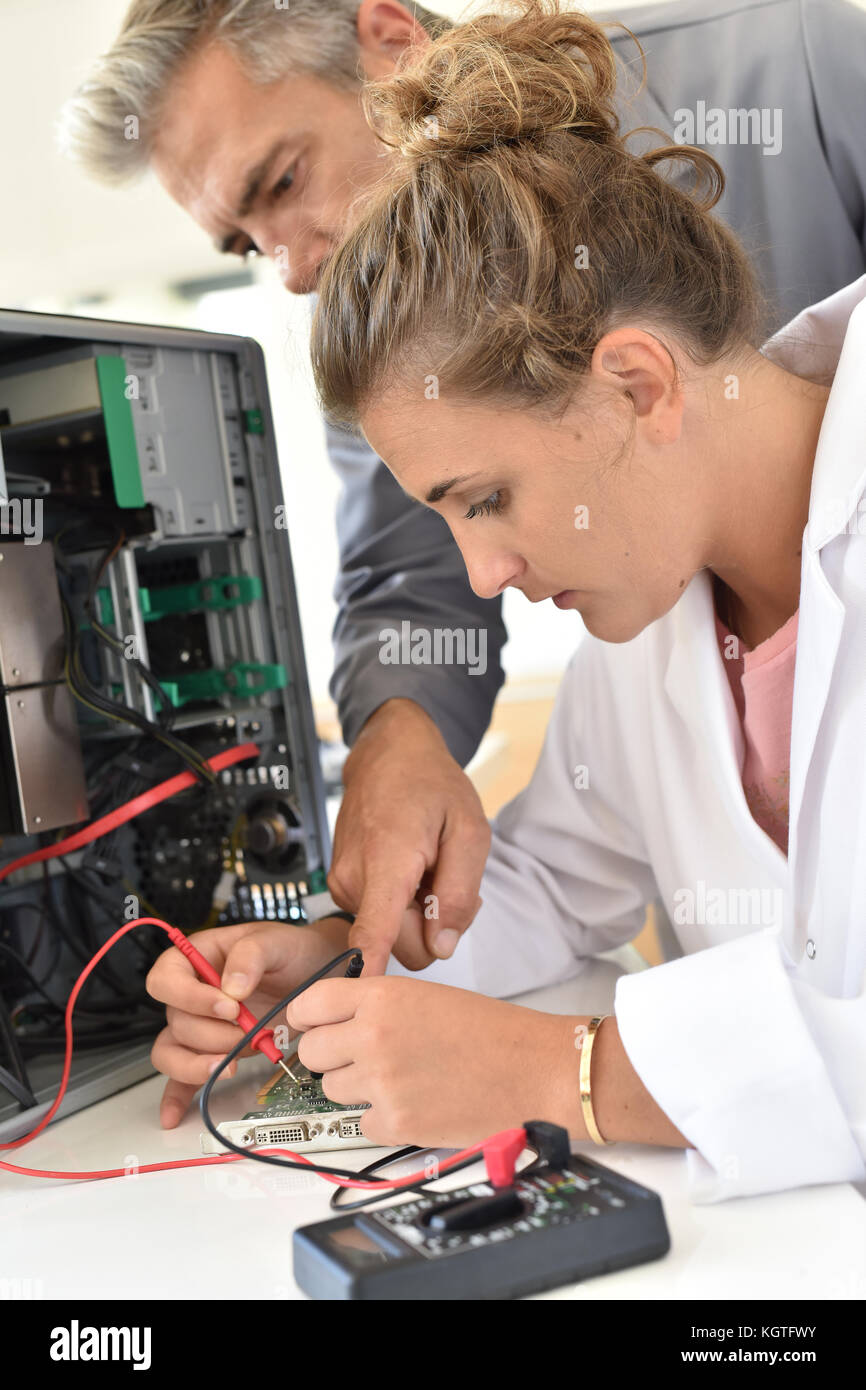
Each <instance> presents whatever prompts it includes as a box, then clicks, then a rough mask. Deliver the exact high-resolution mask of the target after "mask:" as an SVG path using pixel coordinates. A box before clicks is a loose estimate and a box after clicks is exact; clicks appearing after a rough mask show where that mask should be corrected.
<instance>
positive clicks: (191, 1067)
mask: <svg viewBox="0 0 866 1390" xmlns="http://www.w3.org/2000/svg"><path fill="white" fill-rule="evenodd" d="M195 944H196V948H197V949H198V950H199V951H201V953H202V955H203V956H204V957H205V958H206V959H207V960H209V961H210V963H211V965H213V966H214V968H215V969H216V970H218V971H219V973H220V982H221V984H222V989H216V988H215V987H214V986H213V985H208V984H205V982H204V981H203V980H201V979H199V977H198V975H197V974H196V973H195V970H194V969H193V966H192V964H191V962H190V961H189V960H187V958H186V956H185V955H182V953H181V952H180V951H178V950H177V949H176V948H175V947H174V946H170V947H169V949H168V950H167V951H164V952H163V954H162V955H161V956H160V957H159V959H158V960H157V962H156V964H155V965H154V966H153V968H152V969H151V971H150V973H149V974H148V977H147V981H146V984H147V991H148V994H150V995H152V996H153V998H154V999H158V1000H159V1001H160V1003H163V1004H165V1005H166V1006H167V1007H166V1020H167V1026H166V1027H165V1028H164V1029H163V1030H162V1032H161V1033H160V1035H159V1037H158V1038H157V1040H156V1042H155V1043H154V1045H153V1051H152V1052H151V1061H152V1062H153V1065H154V1066H155V1067H156V1069H157V1071H161V1072H164V1073H165V1074H166V1076H168V1077H169V1081H168V1084H167V1086H166V1088H165V1090H164V1092H163V1096H162V1103H161V1105H160V1112H159V1119H160V1124H161V1125H162V1127H163V1129H174V1127H175V1125H177V1124H179V1123H180V1121H181V1120H182V1119H183V1117H184V1115H185V1114H186V1111H187V1109H188V1107H189V1104H190V1102H191V1100H192V1098H193V1096H194V1095H195V1093H196V1091H197V1090H198V1089H199V1087H200V1086H203V1085H204V1083H205V1081H207V1079H208V1076H209V1075H210V1073H211V1072H212V1071H213V1069H214V1067H215V1066H216V1064H217V1063H218V1062H220V1061H221V1060H222V1058H223V1057H224V1056H225V1055H226V1053H227V1052H230V1051H231V1049H232V1048H233V1047H234V1046H235V1045H236V1043H238V1042H239V1040H240V1036H241V1035H240V1032H239V1031H238V1027H237V1024H236V1023H233V1022H232V1020H234V1019H237V1016H238V1013H239V1011H240V1005H239V1002H238V1001H239V1000H243V1002H244V1003H245V1004H246V1006H247V1008H248V1009H250V1010H251V1012H252V1013H253V1014H255V1016H256V1018H260V1017H261V1015H262V1014H264V1013H266V1012H267V1011H268V1009H272V1008H273V1006H274V1004H276V1002H277V1000H278V999H282V998H283V996H284V995H286V994H288V993H290V991H291V990H292V989H293V988H294V986H295V985H298V984H300V983H301V981H302V980H305V979H306V978H307V976H308V975H312V974H314V972H315V971H316V970H319V969H321V967H322V966H323V965H326V964H327V962H328V961H329V960H330V959H331V958H332V957H333V956H336V955H339V953H340V951H345V949H346V945H347V941H346V923H345V922H344V921H342V920H340V919H338V918H330V919H329V918H323V919H322V921H321V922H316V923H315V925H314V926H310V927H294V926H291V925H289V924H288V923H287V922H242V923H240V924H239V925H238V926H235V927H215V928H214V929H213V930H212V931H201V932H197V933H196V936H195ZM250 1051H251V1050H250V1049H249V1048H247V1049H246V1052H245V1053H244V1055H247V1054H249V1053H250ZM236 1067H237V1063H236V1062H233V1063H232V1065H231V1067H229V1068H228V1070H227V1072H226V1075H227V1076H232V1075H234V1072H235V1069H236Z"/></svg>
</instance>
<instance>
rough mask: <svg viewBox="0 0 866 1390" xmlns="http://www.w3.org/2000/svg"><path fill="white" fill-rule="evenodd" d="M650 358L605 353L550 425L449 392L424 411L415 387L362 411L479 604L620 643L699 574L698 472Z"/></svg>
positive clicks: (663, 370) (673, 400)
mask: <svg viewBox="0 0 866 1390" xmlns="http://www.w3.org/2000/svg"><path fill="white" fill-rule="evenodd" d="M610 336H611V337H614V336H615V335H610ZM643 336H644V337H647V338H649V337H650V335H648V334H644V335H643ZM654 345H655V346H654ZM657 347H658V340H656V339H653V340H652V342H651V343H650V344H649V345H646V344H642V345H639V350H638V352H637V354H635V353H634V352H632V351H631V349H630V348H629V346H628V345H627V344H626V343H625V342H623V343H621V344H620V345H619V349H617V345H616V344H614V345H613V351H614V357H613V358H611V357H610V356H609V355H608V356H605V353H602V355H601V356H600V357H599V360H598V364H596V363H595V362H594V365H593V371H592V372H591V373H590V374H589V376H588V377H586V378H584V380H583V382H582V384H581V390H580V392H579V399H578V401H577V402H576V403H575V404H573V405H572V406H570V407H569V409H568V410H567V411H566V413H565V414H564V415H563V416H562V418H561V419H559V420H557V421H555V422H554V421H551V420H550V419H547V418H545V417H544V416H543V415H542V414H540V413H539V412H538V411H536V410H530V409H527V410H514V409H502V408H501V407H497V406H495V405H491V404H489V403H472V402H467V401H466V400H458V399H456V398H452V399H449V398H448V396H447V394H446V393H443V394H442V395H441V396H440V397H439V398H438V399H432V400H430V399H427V397H426V395H425V388H424V387H423V386H422V387H421V388H420V389H419V391H418V394H417V397H415V396H414V395H413V394H412V393H411V392H410V391H408V390H406V389H405V387H404V388H403V389H401V391H400V392H399V393H397V392H396V391H395V392H391V393H387V394H386V395H384V396H382V397H381V398H380V399H379V400H378V401H376V402H375V404H374V405H373V406H372V407H371V408H370V409H369V410H368V411H366V412H365V414H364V416H363V418H362V421H361V424H362V428H363V431H364V434H365V435H366V437H367V439H368V441H369V442H370V444H371V445H372V447H373V448H374V449H375V450H376V452H377V453H378V454H379V456H380V457H381V458H382V459H384V461H385V462H386V463H387V465H388V467H389V469H390V470H391V472H392V473H393V474H394V475H395V477H396V479H397V481H398V482H399V483H400V485H401V487H402V488H403V489H404V490H405V491H406V492H408V493H409V494H410V495H411V496H412V497H414V498H416V499H417V500H418V501H420V502H424V503H426V504H427V505H428V506H430V507H432V508H433V510H435V511H437V512H439V513H440V515H441V516H442V517H443V518H444V519H445V521H447V523H448V525H449V527H450V528H451V531H452V533H453V535H454V539H455V540H456V542H457V544H458V546H459V547H460V551H461V553H462V555H463V559H464V562H465V564H466V569H467V572H468V575H469V581H470V583H471V585H472V588H473V589H474V591H475V593H477V594H479V595H480V596H481V597H484V598H493V597H494V596H495V595H497V594H500V593H501V592H502V591H503V590H504V589H506V588H509V587H510V588H516V589H520V590H521V591H522V592H523V593H524V594H525V595H526V597H527V598H528V599H529V600H530V602H531V603H540V602H542V601H543V600H545V599H552V600H553V602H554V603H555V604H556V606H557V607H558V608H574V609H577V610H578V611H579V612H580V614H581V616H582V617H583V620H584V622H585V624H586V626H587V628H588V630H589V631H590V632H591V633H593V634H594V635H595V636H596V637H600V638H602V639H604V640H605V641H609V642H625V641H628V640H629V639H630V638H632V637H634V636H635V635H636V634H637V633H638V632H640V631H641V630H642V629H643V628H644V627H646V625H647V624H648V623H650V622H653V621H654V620H655V619H656V618H659V617H661V616H662V614H664V613H666V612H667V611H668V610H669V609H670V608H671V607H672V606H673V605H674V603H676V601H677V599H678V598H679V596H680V594H681V593H682V591H683V589H684V587H685V586H686V585H687V584H688V583H689V581H690V580H691V578H692V576H693V575H694V574H695V572H696V571H697V570H698V569H700V568H702V566H703V564H704V563H705V561H704V558H703V545H702V533H703V527H702V525H701V521H700V517H701V512H702V509H703V507H704V504H705V499H704V498H703V497H702V495H701V492H702V489H701V468H700V462H699V459H697V458H696V457H695V454H694V451H693V450H692V449H690V448H688V447H687V439H686V433H687V432H686V430H685V429H684V410H683V398H682V392H681V391H680V389H679V388H678V387H677V385H676V374H675V373H674V371H673V364H672V362H670V359H669V357H668V362H669V363H670V368H671V370H670V373H669V374H668V370H667V368H668V363H666V362H665V360H664V357H666V356H667V354H666V353H664V350H663V353H662V354H659V353H658V351H657ZM608 350H609V349H608ZM603 360H606V361H607V362H608V363H611V362H612V363H613V364H614V365H615V368H616V370H614V371H613V372H609V371H608V370H607V368H605V367H604V366H602V361H603ZM629 364H630V365H629ZM596 365H597V366H598V371H596ZM606 377H609V378H611V379H610V380H605V378H606ZM626 395H628V399H627V398H626ZM686 455H691V457H690V458H689V459H688V460H686ZM687 462H688V466H686V463H687Z"/></svg>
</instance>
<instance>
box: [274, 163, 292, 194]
mask: <svg viewBox="0 0 866 1390" xmlns="http://www.w3.org/2000/svg"><path fill="white" fill-rule="evenodd" d="M294 182H295V171H294V169H287V170H286V172H285V173H284V174H283V177H282V178H281V179H280V180H279V181H278V182H277V183H275V184H274V188H273V194H274V197H275V198H279V196H280V194H281V193H288V191H289V189H290V188H291V186H292V184H293V183H294Z"/></svg>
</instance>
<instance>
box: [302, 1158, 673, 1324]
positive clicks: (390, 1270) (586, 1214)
mask: <svg viewBox="0 0 866 1390" xmlns="http://www.w3.org/2000/svg"><path fill="white" fill-rule="evenodd" d="M669 1249H670V1237H669V1235H668V1229H667V1225H666V1223H665V1217H664V1211H663V1209H662V1204H661V1199H660V1198H659V1196H658V1195H657V1194H656V1193H655V1192H651V1191H650V1190H649V1188H646V1187H641V1186H640V1184H638V1183H635V1182H631V1181H630V1180H629V1179H628V1178H624V1177H622V1176H621V1175H620V1174H619V1173H615V1172H613V1170H612V1169H610V1168H605V1167H603V1166H602V1164H600V1163H596V1162H595V1161H594V1160H593V1159H590V1158H584V1157H583V1156H582V1155H578V1154H572V1155H571V1158H570V1160H569V1162H568V1165H567V1166H556V1167H547V1166H542V1167H539V1166H538V1165H535V1164H533V1165H532V1167H531V1168H530V1169H527V1170H526V1172H525V1173H523V1174H522V1175H520V1176H518V1177H517V1178H516V1179H515V1181H514V1182H513V1183H512V1184H511V1185H510V1186H509V1187H503V1188H494V1187H493V1186H492V1185H491V1184H490V1183H489V1182H480V1183H475V1184H472V1185H471V1186H468V1187H462V1188H459V1189H457V1190H456V1191H451V1192H441V1193H423V1194H421V1193H419V1194H417V1195H415V1196H413V1198H412V1199H411V1200H410V1201H407V1202H400V1203H398V1204H396V1205H394V1206H389V1207H385V1208H382V1209H381V1210H379V1211H369V1212H351V1213H347V1214H346V1215H345V1216H338V1217H336V1218H334V1219H333V1220H330V1221H320V1222H317V1223H316V1224H315V1225H312V1226H302V1227H301V1228H300V1229H299V1230H297V1231H296V1232H295V1238H294V1270H295V1278H296V1280H297V1282H298V1284H299V1285H300V1287H301V1288H302V1289H303V1290H304V1292H305V1293H307V1294H309V1295H310V1297H311V1298H325V1299H343V1298H350V1299H386V1300H391V1299H416V1298H417V1299H497V1298H519V1297H520V1296H521V1295H525V1294H531V1293H539V1292H540V1291H541V1290H542V1289H551V1288H555V1287H556V1286H557V1285H559V1284H569V1283H573V1282H574V1281H575V1280H578V1279H588V1278H591V1277H592V1276H593V1275H596V1274H604V1273H606V1272H608V1271H609V1270H615V1269H625V1268H626V1267H627V1266H629V1265H636V1264H643V1263H645V1262H646V1261H647V1260H655V1259H658V1258H659V1257H660V1256H662V1255H665V1254H667V1252H668V1250H669Z"/></svg>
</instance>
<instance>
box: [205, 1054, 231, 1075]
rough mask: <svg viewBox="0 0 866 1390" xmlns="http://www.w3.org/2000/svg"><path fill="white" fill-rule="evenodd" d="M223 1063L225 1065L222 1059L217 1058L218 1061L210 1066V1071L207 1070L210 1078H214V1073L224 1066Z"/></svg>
mask: <svg viewBox="0 0 866 1390" xmlns="http://www.w3.org/2000/svg"><path fill="white" fill-rule="evenodd" d="M222 1063H223V1059H222V1057H217V1059H216V1061H215V1062H211V1064H210V1066H209V1067H208V1069H207V1074H208V1076H213V1074H214V1072H215V1071H216V1069H217V1067H221V1066H222ZM226 1071H228V1067H226Z"/></svg>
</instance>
